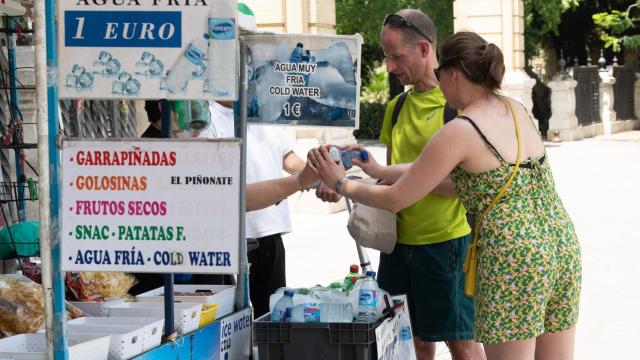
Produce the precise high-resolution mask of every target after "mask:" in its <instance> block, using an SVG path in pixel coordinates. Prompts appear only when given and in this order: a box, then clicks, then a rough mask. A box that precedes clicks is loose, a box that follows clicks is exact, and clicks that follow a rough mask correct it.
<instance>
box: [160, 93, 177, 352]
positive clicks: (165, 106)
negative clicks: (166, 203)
mask: <svg viewBox="0 0 640 360" xmlns="http://www.w3.org/2000/svg"><path fill="white" fill-rule="evenodd" d="M160 113H161V115H162V126H161V130H162V137H163V138H170V137H171V106H170V105H169V101H167V100H162V101H161V111H160ZM173 326H174V314H173V274H164V336H165V339H164V340H165V341H169V340H170V339H172V338H173V333H174V332H175V330H174V329H173Z"/></svg>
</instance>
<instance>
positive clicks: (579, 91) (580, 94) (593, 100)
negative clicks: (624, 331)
mask: <svg viewBox="0 0 640 360" xmlns="http://www.w3.org/2000/svg"><path fill="white" fill-rule="evenodd" d="M573 79H574V80H575V81H577V82H578V84H577V85H576V89H575V92H576V117H577V118H578V123H579V124H580V125H583V126H584V125H591V124H593V123H597V122H601V121H602V120H601V119H600V76H599V75H598V67H597V66H576V67H574V69H573Z"/></svg>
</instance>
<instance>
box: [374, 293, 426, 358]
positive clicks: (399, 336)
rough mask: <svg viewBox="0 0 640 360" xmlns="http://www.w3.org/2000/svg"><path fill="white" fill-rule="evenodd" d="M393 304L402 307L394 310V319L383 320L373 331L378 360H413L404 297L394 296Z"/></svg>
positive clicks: (409, 325)
mask: <svg viewBox="0 0 640 360" xmlns="http://www.w3.org/2000/svg"><path fill="white" fill-rule="evenodd" d="M393 303H394V304H398V303H402V306H400V307H398V308H396V310H395V316H394V317H392V318H387V319H385V320H384V321H383V322H382V324H380V325H378V327H377V328H376V330H375V333H376V348H377V351H378V360H395V359H403V360H404V359H406V360H415V359H416V351H415V347H414V344H413V334H412V330H411V319H410V318H409V306H408V305H407V297H406V295H397V296H394V297H393Z"/></svg>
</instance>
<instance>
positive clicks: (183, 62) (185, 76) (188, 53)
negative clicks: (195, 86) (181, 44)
mask: <svg viewBox="0 0 640 360" xmlns="http://www.w3.org/2000/svg"><path fill="white" fill-rule="evenodd" d="M207 46H208V44H207V40H206V39H205V37H204V36H198V37H197V38H195V39H193V41H191V43H190V44H189V45H188V46H187V48H186V50H185V51H184V53H183V54H182V56H180V57H179V58H178V61H176V63H175V65H173V67H172V68H171V70H170V71H169V73H168V75H167V80H166V86H167V89H169V91H170V92H171V93H179V92H183V91H186V89H187V85H188V83H189V80H191V79H193V78H196V77H200V76H202V74H204V72H205V70H206V68H207V64H206V61H205V59H206V56H207V55H206V54H207Z"/></svg>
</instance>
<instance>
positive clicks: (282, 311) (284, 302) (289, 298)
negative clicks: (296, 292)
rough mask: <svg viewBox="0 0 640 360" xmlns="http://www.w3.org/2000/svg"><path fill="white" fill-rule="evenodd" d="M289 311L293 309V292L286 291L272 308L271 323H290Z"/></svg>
mask: <svg viewBox="0 0 640 360" xmlns="http://www.w3.org/2000/svg"><path fill="white" fill-rule="evenodd" d="M291 309H293V291H292V290H290V289H286V290H285V291H284V294H283V295H282V297H281V298H280V300H278V302H276V305H275V306H274V307H273V311H272V312H271V321H273V322H289V321H291Z"/></svg>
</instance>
